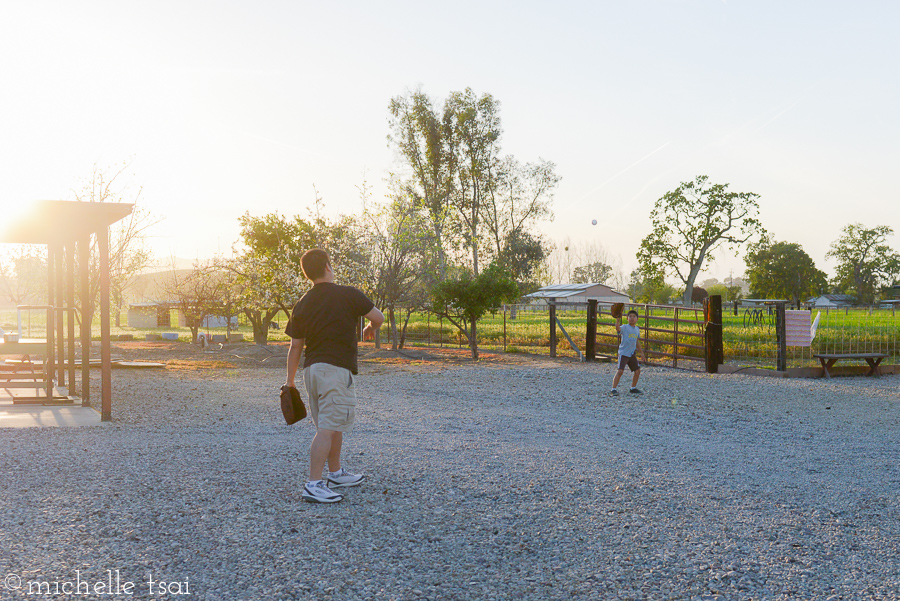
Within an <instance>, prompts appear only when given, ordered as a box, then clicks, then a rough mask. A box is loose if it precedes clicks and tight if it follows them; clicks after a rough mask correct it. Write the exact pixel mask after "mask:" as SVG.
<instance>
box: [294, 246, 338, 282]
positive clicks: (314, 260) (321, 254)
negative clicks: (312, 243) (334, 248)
mask: <svg viewBox="0 0 900 601" xmlns="http://www.w3.org/2000/svg"><path fill="white" fill-rule="evenodd" d="M330 264H331V262H330V261H329V259H328V253H327V252H325V251H324V250H322V249H321V248H313V249H312V250H308V251H306V252H305V253H303V256H302V257H300V268H301V269H303V275H305V276H306V279H307V280H309V281H313V280H317V279H319V278H320V277H322V276H324V275H325V267H326V266H327V265H330Z"/></svg>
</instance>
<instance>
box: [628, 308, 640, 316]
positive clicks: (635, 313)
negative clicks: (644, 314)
mask: <svg viewBox="0 0 900 601" xmlns="http://www.w3.org/2000/svg"><path fill="white" fill-rule="evenodd" d="M632 313H634V316H635V317H640V315H638V312H637V311H635V310H634V309H632V310H631V311H629V312H628V315H631V314H632ZM628 315H626V316H625V317H628Z"/></svg>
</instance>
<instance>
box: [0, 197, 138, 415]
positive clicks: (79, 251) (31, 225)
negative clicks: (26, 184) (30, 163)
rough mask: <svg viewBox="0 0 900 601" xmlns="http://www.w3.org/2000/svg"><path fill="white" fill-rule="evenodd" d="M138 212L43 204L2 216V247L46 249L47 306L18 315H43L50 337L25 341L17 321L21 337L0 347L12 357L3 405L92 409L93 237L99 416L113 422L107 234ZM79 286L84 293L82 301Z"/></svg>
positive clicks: (0, 353) (0, 370)
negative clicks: (96, 272)
mask: <svg viewBox="0 0 900 601" xmlns="http://www.w3.org/2000/svg"><path fill="white" fill-rule="evenodd" d="M133 206H134V205H131V204H125V203H95V202H75V201H63V200H42V201H36V202H35V203H33V205H32V206H31V207H30V211H29V212H28V213H27V214H26V215H25V216H24V217H23V218H21V219H18V220H16V221H12V222H6V223H4V222H3V221H2V215H0V243H4V244H36V245H44V246H46V247H47V304H46V305H36V306H35V305H31V306H20V307H18V309H19V314H20V315H21V311H35V310H37V311H42V312H45V314H46V334H45V336H44V337H43V338H29V337H23V335H22V334H23V333H22V325H21V319H19V331H18V333H15V334H13V335H11V336H10V335H7V336H6V337H5V338H4V339H3V340H2V341H0V358H6V359H7V360H6V361H4V362H3V363H2V364H0V404H3V403H5V404H41V405H58V404H69V405H71V404H80V405H82V406H90V405H91V386H90V381H91V379H90V366H91V364H92V360H91V323H92V321H93V316H94V312H95V307H94V306H93V304H94V300H93V293H92V287H91V279H90V278H91V275H90V263H91V245H92V240H91V238H92V237H95V238H96V242H97V247H98V260H99V264H98V265H99V276H100V281H99V287H100V307H99V317H100V356H99V365H100V371H101V379H100V380H101V385H100V405H101V411H100V414H101V420H102V421H109V420H110V419H111V412H112V360H111V357H112V355H111V344H110V301H109V286H110V282H109V273H110V269H109V259H110V249H109V228H110V226H111V225H112V224H114V223H116V222H118V221H119V220H121V219H123V218H125V217H127V216H128V215H130V214H131V211H132V208H133ZM76 271H77V274H76ZM76 280H77V281H78V285H79V287H80V290H79V294H78V295H77V296H76V293H75V291H76ZM76 325H77V326H78V337H77V338H76V335H75V332H76ZM79 352H80V358H79V357H77V354H78V353H79ZM94 363H96V362H94ZM79 364H80V365H79ZM76 366H79V367H80V379H79V378H76V373H77V372H78V371H79V370H78V369H76Z"/></svg>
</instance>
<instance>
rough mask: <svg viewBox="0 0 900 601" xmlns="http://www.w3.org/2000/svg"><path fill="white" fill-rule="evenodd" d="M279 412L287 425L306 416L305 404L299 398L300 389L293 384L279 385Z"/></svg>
mask: <svg viewBox="0 0 900 601" xmlns="http://www.w3.org/2000/svg"><path fill="white" fill-rule="evenodd" d="M281 413H282V414H283V415H284V421H286V422H287V425H289V426H290V425H291V424H295V423H297V422H299V421H300V420H301V419H303V418H304V417H306V405H304V404H303V399H302V398H300V391H299V390H297V389H296V388H294V387H293V386H287V385H285V386H282V387H281Z"/></svg>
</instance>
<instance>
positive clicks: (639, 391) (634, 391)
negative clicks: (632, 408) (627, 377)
mask: <svg viewBox="0 0 900 601" xmlns="http://www.w3.org/2000/svg"><path fill="white" fill-rule="evenodd" d="M628 392H630V393H631V394H644V393H643V392H641V389H640V388H632V389H631V390H629V391H628Z"/></svg>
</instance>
